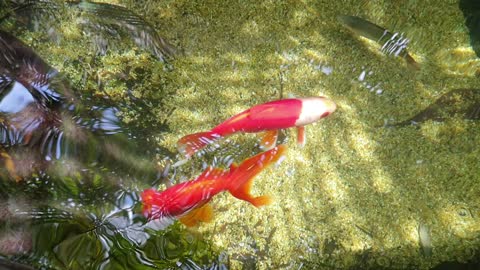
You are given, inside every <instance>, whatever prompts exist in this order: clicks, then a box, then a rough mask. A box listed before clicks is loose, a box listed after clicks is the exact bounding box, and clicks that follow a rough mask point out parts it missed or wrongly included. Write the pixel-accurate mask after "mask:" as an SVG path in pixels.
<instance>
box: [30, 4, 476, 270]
mask: <svg viewBox="0 0 480 270" xmlns="http://www.w3.org/2000/svg"><path fill="white" fill-rule="evenodd" d="M103 2H108V3H111V4H115V3H119V4H123V5H125V6H126V7H128V8H132V9H134V10H135V11H136V12H137V13H138V14H142V15H143V16H144V17H145V19H146V20H148V21H149V22H150V23H151V24H152V25H153V26H155V27H157V30H158V31H159V32H160V33H161V34H162V36H164V37H165V38H166V39H167V40H169V41H170V42H171V43H172V44H174V45H175V46H177V47H179V48H181V50H182V51H183V54H182V55H180V56H178V57H177V59H176V60H174V61H173V62H172V63H173V66H174V70H172V71H168V70H165V69H164V66H163V64H162V63H159V62H158V61H156V59H155V58H154V57H153V56H151V55H149V54H148V52H144V51H142V50H140V49H138V48H135V47H133V48H132V44H131V43H130V44H128V45H124V46H125V47H122V46H120V47H119V48H117V50H113V51H109V52H108V53H107V55H106V56H103V57H100V56H95V55H94V54H93V52H92V50H91V46H89V44H90V43H91V41H90V40H89V39H88V38H86V37H84V36H82V34H81V32H80V30H79V29H78V28H76V27H75V26H72V25H71V24H67V23H65V24H62V27H61V29H62V33H63V35H64V37H65V39H64V40H63V41H62V42H61V43H60V44H58V45H52V46H49V47H45V46H41V45H40V43H38V44H37V43H35V42H33V43H34V44H37V46H36V47H38V49H39V50H40V52H41V55H42V56H44V57H45V58H46V59H47V60H48V61H49V62H51V63H52V64H53V65H54V66H55V67H56V68H58V69H59V70H61V71H62V72H64V73H65V74H67V76H68V77H69V78H70V79H71V80H72V81H73V82H74V84H75V85H78V86H81V87H80V88H81V89H82V91H83V93H85V94H89V95H92V96H100V97H108V98H110V99H111V100H112V101H114V102H119V103H127V104H133V105H135V104H136V103H135V102H133V101H132V99H131V98H130V97H129V96H128V95H127V92H128V91H127V90H131V92H132V94H133V96H134V97H136V98H138V99H140V100H143V101H144V102H146V104H147V106H149V108H151V110H149V113H150V114H149V115H145V114H143V113H144V111H141V110H136V109H135V106H130V107H128V109H127V108H125V109H123V110H122V111H121V116H122V119H123V120H124V121H125V122H127V123H132V122H134V123H136V124H137V125H138V126H141V127H145V128H148V126H149V125H150V124H151V123H152V122H153V123H155V121H157V122H156V123H161V122H163V121H168V125H169V128H170V130H169V131H168V132H161V131H160V130H159V132H158V134H159V135H158V137H157V138H155V140H154V141H153V143H155V144H157V145H158V146H160V147H165V148H166V149H168V150H170V151H172V152H173V151H175V143H176V141H177V140H178V139H179V137H181V136H183V135H185V134H189V133H193V132H198V131H201V130H206V129H209V128H211V127H213V126H215V125H216V124H218V123H220V122H221V121H222V120H224V119H226V118H227V117H229V116H231V115H233V114H236V113H238V112H240V111H242V110H244V109H246V108H248V107H250V106H252V105H254V104H258V103H262V102H266V101H269V100H272V99H276V98H279V96H280V94H281V93H282V92H283V95H284V96H286V95H289V94H291V95H294V96H299V97H301V96H313V95H326V96H328V97H329V98H331V99H333V100H334V101H335V102H337V104H338V109H337V111H336V112H335V113H334V114H333V115H332V116H330V117H329V118H327V119H324V120H322V121H321V122H320V123H318V124H316V125H312V126H308V127H307V144H306V146H305V147H304V148H299V147H297V146H296V145H295V143H294V142H295V140H294V139H290V140H289V141H288V142H287V143H288V145H289V148H290V149H289V151H288V153H287V158H286V160H285V161H284V162H283V163H282V164H281V165H280V166H278V167H276V168H270V169H267V170H266V171H265V172H263V173H262V174H261V175H260V176H258V177H257V178H256V180H255V182H254V186H253V188H254V193H256V194H271V195H272V196H273V197H274V198H276V201H275V202H274V203H273V204H272V205H269V206H266V207H263V208H260V209H255V208H254V207H252V206H250V205H248V204H246V203H245V202H242V201H238V200H236V199H234V198H233V197H231V196H230V195H219V196H218V197H216V198H214V200H213V206H214V209H215V210H216V211H215V212H216V213H217V214H216V217H215V220H214V221H212V222H211V223H208V224H204V225H202V226H201V227H200V228H198V229H197V230H198V231H199V232H200V233H202V234H204V235H206V237H207V238H208V239H209V240H210V241H211V242H212V243H213V244H214V246H213V248H214V249H216V250H218V251H219V252H220V251H225V252H227V253H228V254H229V256H230V262H231V268H232V269H241V268H242V267H248V266H254V267H255V268H258V269H278V268H289V267H290V268H300V267H305V268H309V269H310V268H311V269H314V268H315V269H319V268H325V269H329V268H342V269H345V268H357V267H361V268H379V267H383V268H417V269H428V268H430V267H432V266H434V265H437V264H439V263H441V262H443V261H452V260H458V261H467V260H469V259H471V258H472V257H473V256H474V255H475V254H476V253H477V252H478V250H477V248H476V247H477V246H478V244H479V242H480V237H479V236H480V235H479V232H480V225H479V224H480V221H479V214H480V213H479V211H480V199H479V196H478V192H479V190H480V186H479V183H480V181H478V180H479V177H480V176H479V175H480V171H479V169H478V168H479V166H478V164H479V156H480V155H479V154H480V153H479V149H478V147H477V146H478V142H479V139H480V138H479V133H478V125H479V123H477V122H474V121H463V120H461V119H457V118H452V119H450V120H448V121H445V122H442V123H436V122H433V121H427V122H425V123H424V124H422V125H421V127H420V129H417V128H414V127H403V128H382V127H381V126H382V125H383V124H384V123H385V121H387V122H396V121H399V120H403V119H408V118H409V117H411V116H412V115H413V114H414V113H416V112H418V111H420V110H422V109H424V108H425V107H427V106H428V105H429V104H431V103H433V102H434V101H435V100H436V99H437V98H438V97H440V96H441V95H442V94H444V93H446V92H448V91H449V90H452V89H458V88H479V87H480V84H479V82H478V78H476V77H475V74H478V70H479V68H480V64H479V62H478V59H477V58H476V56H475V54H474V52H473V50H472V49H471V48H469V40H468V33H467V32H466V30H465V26H464V25H463V16H462V14H461V11H460V10H459V9H458V4H457V3H456V2H455V1H444V2H442V3H440V2H438V1H409V2H408V3H402V4H400V3H397V2H396V1H386V2H385V1H282V2H277V1H262V2H258V1H246V2H245V1H198V2H196V1H162V2H158V1H103ZM343 14H346V15H355V16H362V17H364V18H366V19H368V20H369V21H372V22H375V23H378V24H379V25H382V26H384V27H385V28H387V29H389V30H391V31H398V32H403V33H405V36H407V37H408V38H410V40H411V42H410V44H409V47H408V49H409V52H410V53H411V54H412V55H413V57H414V58H415V59H416V60H417V61H418V62H419V64H420V66H421V69H420V71H412V70H410V69H408V68H407V66H406V64H405V63H404V61H402V59H397V58H391V57H387V56H385V55H384V54H382V53H381V52H379V50H378V47H376V46H375V44H371V43H368V42H367V41H365V40H364V39H362V38H361V37H356V36H353V35H352V34H351V33H350V32H348V31H347V30H345V29H343V27H342V26H341V25H340V24H338V22H337V20H336V17H337V16H338V15H343ZM24 40H25V39H24ZM27 40H28V37H27ZM78 44H84V45H85V46H78ZM319 66H327V67H331V68H332V69H333V72H332V74H331V75H327V74H325V73H323V72H321V70H320V69H319V68H318V67H319ZM363 70H365V71H366V73H367V75H366V78H365V80H364V81H360V80H359V79H358V77H359V75H360V73H361V72H362V71H363ZM370 72H371V74H369V73H370ZM132 79H133V81H134V82H135V83H132ZM367 84H369V85H371V86H373V85H377V84H380V86H379V87H380V88H381V89H382V90H383V91H382V93H381V94H376V93H375V92H371V91H369V89H368V88H367V87H366V86H367ZM173 108H175V110H174V111H173V112H171V110H172V109H173ZM170 112H171V113H170ZM145 118H146V119H145ZM148 119H150V121H147V120H148ZM144 121H145V122H144ZM379 126H380V127H379ZM151 128H153V129H154V128H155V126H153V127H151ZM286 134H287V136H288V137H294V136H295V134H294V132H293V131H287V132H286ZM249 137H250V140H254V139H253V137H254V135H249ZM231 140H232V141H234V142H235V143H236V144H238V145H242V143H243V142H244V140H245V141H247V142H250V141H249V139H248V138H246V139H243V137H242V136H236V137H233V138H231ZM224 147H228V146H224ZM237 161H240V160H237ZM195 162H197V163H195ZM199 163H200V161H194V163H192V164H194V165H195V166H197V165H199ZM182 170H183V171H182V173H184V174H185V176H186V177H188V178H191V177H192V176H193V175H189V174H188V172H189V170H190V168H186V169H184V168H182ZM196 170H198V169H196ZM419 226H422V227H428V228H429V233H430V240H431V245H432V251H431V255H430V256H428V257H426V256H424V254H423V253H422V246H421V242H420V238H419V233H418V228H419Z"/></svg>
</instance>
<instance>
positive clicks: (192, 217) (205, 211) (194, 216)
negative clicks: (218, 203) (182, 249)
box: [178, 203, 213, 227]
mask: <svg viewBox="0 0 480 270" xmlns="http://www.w3.org/2000/svg"><path fill="white" fill-rule="evenodd" d="M212 218H213V209H212V206H211V205H210V204H208V203H207V204H204V205H203V206H201V207H198V208H195V209H193V210H191V211H190V212H188V213H187V214H185V215H183V216H182V217H180V218H179V219H178V220H180V222H182V223H183V224H184V225H185V226H187V227H193V226H196V225H197V224H198V223H199V222H209V221H211V220H212Z"/></svg>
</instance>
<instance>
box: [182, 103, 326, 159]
mask: <svg viewBox="0 0 480 270" xmlns="http://www.w3.org/2000/svg"><path fill="white" fill-rule="evenodd" d="M335 109H336V105H335V103H334V102H333V101H331V100H330V99H328V98H326V97H309V98H290V99H281V100H275V101H271V102H268V103H264V104H260V105H256V106H254V107H252V108H250V109H248V110H246V111H243V112H241V113H239V114H237V115H235V116H233V117H231V118H229V119H227V120H226V121H225V122H223V123H221V124H220V125H218V126H216V127H214V128H213V129H212V130H210V131H207V132H200V133H194V134H190V135H187V136H185V137H183V138H181V139H180V140H179V141H178V143H177V148H178V150H179V152H180V153H182V154H183V155H185V156H186V157H191V156H192V155H193V154H194V153H195V152H197V151H199V150H201V149H203V148H204V147H205V146H207V145H208V144H209V143H211V142H213V141H215V140H217V139H219V138H221V137H226V136H229V135H232V134H234V133H237V132H246V133H252V132H261V131H270V132H273V133H269V135H270V137H272V138H273V143H272V142H267V143H266V144H270V146H273V145H274V142H275V141H276V134H277V132H278V130H279V129H284V128H291V127H297V128H298V133H299V136H298V141H299V143H300V144H304V141H305V138H304V136H305V133H304V126H305V125H308V124H311V123H313V122H316V121H318V120H320V119H322V118H325V117H327V116H328V115H330V114H331V113H333V112H334V111H335Z"/></svg>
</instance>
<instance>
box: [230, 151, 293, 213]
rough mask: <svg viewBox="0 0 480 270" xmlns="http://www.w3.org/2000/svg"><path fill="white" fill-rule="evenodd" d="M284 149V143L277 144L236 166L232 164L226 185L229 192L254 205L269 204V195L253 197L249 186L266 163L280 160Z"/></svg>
mask: <svg viewBox="0 0 480 270" xmlns="http://www.w3.org/2000/svg"><path fill="white" fill-rule="evenodd" d="M286 149H287V147H286V146H285V145H279V146H277V147H275V148H272V149H271V150H269V151H266V152H263V153H260V154H258V155H255V156H253V157H251V158H248V159H246V160H244V161H243V162H242V163H241V164H240V165H238V166H235V165H232V167H231V169H230V172H231V175H230V177H229V178H228V179H229V180H228V181H229V183H228V187H227V189H228V191H229V192H230V194H232V195H233V196H234V197H236V198H238V199H240V200H244V201H247V202H249V203H251V204H253V205H254V206H256V207H259V206H262V205H266V204H269V203H270V202H271V198H270V196H268V195H263V196H258V197H253V196H252V194H250V188H251V186H252V183H253V179H254V178H255V176H256V175H257V174H259V173H260V172H261V171H262V170H263V169H264V168H266V167H267V166H268V165H270V164H272V163H276V162H279V161H281V159H282V157H283V156H284V153H285V151H286Z"/></svg>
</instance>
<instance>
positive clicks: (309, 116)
mask: <svg viewBox="0 0 480 270" xmlns="http://www.w3.org/2000/svg"><path fill="white" fill-rule="evenodd" d="M301 101H302V111H301V113H300V115H299V117H298V119H297V121H296V122H295V125H296V126H305V125H308V124H311V123H314V122H316V121H318V120H320V119H322V118H325V117H327V116H329V115H330V114H332V113H333V112H334V111H335V110H336V109H337V105H336V104H335V102H333V101H332V100H331V99H329V98H326V97H323V96H320V97H308V98H302V99H301Z"/></svg>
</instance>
